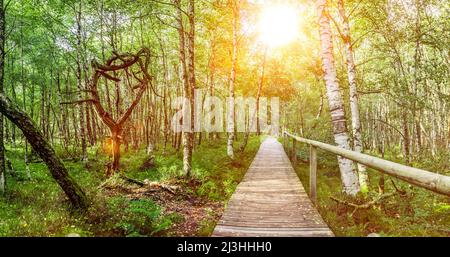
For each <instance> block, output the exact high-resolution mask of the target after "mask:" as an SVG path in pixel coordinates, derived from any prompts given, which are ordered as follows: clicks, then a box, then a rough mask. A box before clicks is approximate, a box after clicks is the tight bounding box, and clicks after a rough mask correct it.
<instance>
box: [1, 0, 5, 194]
mask: <svg viewBox="0 0 450 257" xmlns="http://www.w3.org/2000/svg"><path fill="white" fill-rule="evenodd" d="M5 25H6V17H5V8H4V7H3V0H0V94H2V95H3V94H4V82H5V78H4V74H5V40H6V34H5ZM5 172H6V159H5V146H4V144H3V115H1V114H0V193H4V192H5V190H6V174H5Z"/></svg>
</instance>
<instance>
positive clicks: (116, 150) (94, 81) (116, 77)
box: [87, 48, 157, 176]
mask: <svg viewBox="0 0 450 257" xmlns="http://www.w3.org/2000/svg"><path fill="white" fill-rule="evenodd" d="M150 57H151V54H150V50H149V49H148V48H142V49H141V50H140V51H139V52H137V53H136V54H130V53H124V54H118V53H116V52H113V54H112V56H111V58H109V59H108V60H107V61H106V63H105V64H100V63H98V62H97V61H92V68H93V71H94V72H93V74H92V78H91V81H90V83H89V88H88V92H89V93H90V95H91V99H88V100H87V101H91V102H92V103H93V105H94V107H95V109H96V111H97V114H98V115H99V117H100V118H101V120H102V121H103V123H104V124H105V125H106V126H107V127H108V128H109V130H110V133H111V135H110V137H111V138H110V139H111V152H112V157H113V161H112V163H111V164H109V165H108V168H107V175H108V176H109V175H111V173H112V172H114V171H118V170H119V160H120V144H121V138H122V132H123V128H124V124H125V122H126V121H127V120H128V118H129V117H130V115H131V113H132V112H133V109H134V108H135V107H136V106H137V104H138V103H139V101H140V100H141V97H142V96H143V94H144V92H145V90H147V88H148V87H149V86H150V87H151V88H152V90H153V92H154V93H155V94H157V93H156V91H155V88H154V87H153V85H152V76H150V74H149V73H148V65H149V63H150ZM101 78H106V79H107V80H110V81H113V82H114V83H120V82H121V81H122V80H123V83H122V84H123V85H127V86H129V88H130V90H131V91H132V92H134V99H133V101H132V102H131V104H130V106H128V107H127V108H126V110H125V111H124V112H123V113H121V114H120V116H119V117H116V119H114V118H113V114H112V113H109V112H108V111H106V109H105V108H104V107H103V105H102V103H101V100H100V95H99V91H98V84H99V81H100V79H101ZM121 78H122V79H121Z"/></svg>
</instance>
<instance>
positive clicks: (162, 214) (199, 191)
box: [0, 136, 261, 236]
mask: <svg viewBox="0 0 450 257" xmlns="http://www.w3.org/2000/svg"><path fill="white" fill-rule="evenodd" d="M240 139H241V138H240ZM240 143H241V142H240V141H239V140H238V141H237V142H236V143H235V145H236V146H239V145H240ZM260 143H261V139H260V137H256V136H255V137H251V138H250V140H249V142H248V145H247V148H246V150H245V152H244V153H237V156H236V158H235V160H230V159H229V158H228V157H227V155H226V141H225V138H224V137H223V138H222V139H218V140H216V141H214V140H212V141H209V142H205V143H203V144H201V145H200V146H197V148H196V149H195V151H194V154H193V170H192V176H191V177H190V178H189V179H186V178H185V177H183V176H182V175H181V170H182V155H181V153H180V152H176V151H175V150H174V149H167V152H166V154H165V155H163V154H162V151H161V149H159V150H155V152H154V153H153V156H152V157H149V156H147V155H146V153H145V150H144V149H140V150H131V149H130V150H129V151H128V152H124V153H123V155H122V158H121V164H122V165H121V167H122V171H123V172H122V173H121V174H116V175H114V176H112V177H110V178H106V177H105V174H104V173H105V172H104V169H105V164H106V163H107V162H108V161H109V160H108V157H106V156H104V154H102V153H101V148H100V147H92V148H91V149H90V152H89V157H90V158H89V162H88V163H86V164H83V163H81V162H79V161H74V160H71V154H69V153H68V152H67V151H63V150H61V149H58V151H57V152H58V154H59V155H60V156H61V158H62V159H63V160H65V165H66V167H67V168H68V170H69V172H70V173H71V175H73V176H74V178H75V179H76V181H77V182H78V183H80V185H81V186H82V188H83V189H85V191H86V192H87V194H88V197H89V199H90V200H91V205H90V208H89V210H88V211H86V212H85V213H77V212H74V211H73V210H71V209H70V208H69V207H68V203H67V200H66V198H65V196H64V195H63V193H62V191H61V190H60V188H59V187H58V185H57V184H56V183H55V182H54V180H53V179H52V177H51V176H50V174H49V173H48V170H47V168H46V166H45V165H44V164H43V163H42V162H40V161H39V160H34V161H33V162H32V163H31V164H30V170H31V177H32V178H31V179H28V178H27V177H26V175H25V172H24V170H25V164H24V162H23V154H24V152H23V151H24V150H23V147H20V146H16V147H11V146H8V147H7V149H8V152H7V157H8V158H9V159H10V160H11V162H12V165H13V169H14V170H15V172H13V173H10V174H8V176H7V182H8V189H7V193H6V194H5V195H4V196H3V197H0V236H66V235H70V234H73V235H80V236H209V235H210V234H211V233H212V230H213V229H214V226H215V224H216V222H217V221H218V219H219V218H220V216H221V215H222V212H223V208H224V205H225V203H226V201H227V200H228V199H229V197H230V196H231V194H232V193H233V192H234V190H235V188H236V186H237V185H238V183H239V182H240V180H241V179H242V178H243V176H244V174H245V172H246V170H247V168H248V166H249V165H250V163H251V161H252V160H253V158H254V156H255V154H256V152H257V150H258V148H259V145H260ZM73 155H74V156H77V153H74V154H73Z"/></svg>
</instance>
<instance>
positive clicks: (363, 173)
mask: <svg viewBox="0 0 450 257" xmlns="http://www.w3.org/2000/svg"><path fill="white" fill-rule="evenodd" d="M338 8H339V15H340V16H341V20H342V26H343V29H342V40H343V41H344V45H345V54H346V62H347V75H348V83H349V89H350V110H351V113H352V129H353V148H354V149H353V150H354V151H356V152H358V153H361V152H362V151H363V147H362V146H363V145H362V136H361V120H360V118H359V104H358V90H357V86H356V66H355V61H354V59H353V47H352V40H351V36H350V24H349V21H348V17H347V14H346V13H345V8H344V0H338ZM357 167H358V175H359V176H358V177H359V185H360V187H361V191H362V192H364V193H365V192H367V191H368V190H369V188H368V185H367V182H368V181H367V180H368V175H367V170H366V166H364V165H362V164H360V163H358V164H357Z"/></svg>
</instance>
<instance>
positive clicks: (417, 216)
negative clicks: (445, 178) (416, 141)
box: [295, 147, 450, 236]
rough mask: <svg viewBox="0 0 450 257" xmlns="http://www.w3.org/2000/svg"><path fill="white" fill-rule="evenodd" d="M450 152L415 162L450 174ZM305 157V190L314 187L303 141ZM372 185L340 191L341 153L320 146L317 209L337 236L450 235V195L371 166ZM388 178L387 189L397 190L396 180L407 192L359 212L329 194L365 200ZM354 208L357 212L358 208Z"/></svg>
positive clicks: (302, 176) (359, 201)
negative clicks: (358, 191) (351, 193)
mask: <svg viewBox="0 0 450 257" xmlns="http://www.w3.org/2000/svg"><path fill="white" fill-rule="evenodd" d="M448 155H449V153H443V154H442V156H435V157H434V158H433V159H431V157H423V159H422V160H416V161H415V162H414V163H413V165H414V166H415V167H418V168H423V169H426V170H430V171H434V172H440V173H441V174H447V175H450V169H449V167H448V159H449V158H450V156H448ZM297 156H298V158H299V159H300V160H301V161H300V162H299V164H298V165H297V166H296V167H295V169H296V171H297V174H298V176H299V177H300V180H301V181H302V183H303V185H304V187H305V190H306V191H307V192H309V163H308V156H309V151H308V149H307V148H306V147H301V148H299V149H298V151H297ZM399 158H400V156H397V155H394V154H392V155H390V154H388V155H386V159H390V160H392V161H396V162H400V163H401V160H400V159H399ZM368 172H369V178H370V183H369V189H370V192H369V194H368V195H367V196H362V195H358V196H357V197H356V198H351V199H349V198H348V197H347V196H345V195H344V194H343V193H341V189H342V185H341V181H340V174H339V168H338V166H337V160H336V156H335V155H332V154H329V153H326V152H324V151H321V150H319V151H318V170H317V199H318V210H319V212H320V214H321V215H322V217H323V218H324V220H325V221H326V223H327V224H328V225H329V226H330V228H331V229H332V230H333V232H334V233H335V235H336V236H367V235H368V234H370V233H378V234H380V235H382V236H450V198H448V197H446V196H441V195H438V194H435V193H432V192H429V191H427V190H425V189H421V188H418V187H412V186H410V185H409V184H407V183H405V182H402V181H400V180H398V179H392V181H391V178H390V177H389V176H387V175H384V176H383V175H382V173H380V172H378V171H375V170H372V169H368ZM381 178H384V180H385V183H384V185H385V192H386V193H387V192H396V189H395V187H394V183H395V185H396V186H397V187H398V188H399V189H400V190H403V191H405V192H406V194H404V195H402V194H399V193H397V194H395V195H394V196H393V197H389V198H385V199H383V200H382V201H381V202H380V203H378V204H375V205H373V206H371V207H370V208H368V209H361V210H357V211H355V212H354V208H353V207H349V206H347V205H344V204H338V203H337V202H335V201H333V200H332V199H331V198H330V197H331V196H335V197H337V198H339V199H342V200H345V201H348V202H353V203H357V204H362V203H366V202H367V201H369V199H373V198H374V197H375V196H377V195H378V194H379V182H380V179H381ZM353 212H354V213H353Z"/></svg>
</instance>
